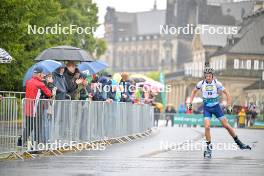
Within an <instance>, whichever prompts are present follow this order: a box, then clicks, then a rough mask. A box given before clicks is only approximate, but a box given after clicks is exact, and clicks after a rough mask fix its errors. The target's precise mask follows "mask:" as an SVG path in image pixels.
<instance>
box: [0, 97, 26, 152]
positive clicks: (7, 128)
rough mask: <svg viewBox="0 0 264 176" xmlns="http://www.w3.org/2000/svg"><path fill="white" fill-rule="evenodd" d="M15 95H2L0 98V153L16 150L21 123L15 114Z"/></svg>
mask: <svg viewBox="0 0 264 176" xmlns="http://www.w3.org/2000/svg"><path fill="white" fill-rule="evenodd" d="M17 110H18V104H17V99H16V97H3V98H2V99H1V100H0V153H9V152H13V151H16V146H17V141H18V138H19V135H18V134H19V133H21V125H20V124H21V123H19V121H18V116H17Z"/></svg>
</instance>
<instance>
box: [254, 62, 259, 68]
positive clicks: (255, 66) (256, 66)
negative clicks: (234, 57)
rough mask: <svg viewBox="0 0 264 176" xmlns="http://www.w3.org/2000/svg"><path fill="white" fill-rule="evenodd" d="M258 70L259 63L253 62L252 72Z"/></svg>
mask: <svg viewBox="0 0 264 176" xmlns="http://www.w3.org/2000/svg"><path fill="white" fill-rule="evenodd" d="M258 69H259V61H258V60H254V70H258Z"/></svg>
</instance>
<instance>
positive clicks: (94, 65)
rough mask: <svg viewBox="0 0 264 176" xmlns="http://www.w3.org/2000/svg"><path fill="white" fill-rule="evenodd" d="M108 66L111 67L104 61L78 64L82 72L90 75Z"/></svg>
mask: <svg viewBox="0 0 264 176" xmlns="http://www.w3.org/2000/svg"><path fill="white" fill-rule="evenodd" d="M107 67H109V65H108V64H107V63H106V62H104V61H93V62H82V63H80V64H79V65H78V69H79V70H80V71H81V72H85V73H87V74H90V75H91V74H95V73H98V72H100V71H102V70H104V69H105V68H107Z"/></svg>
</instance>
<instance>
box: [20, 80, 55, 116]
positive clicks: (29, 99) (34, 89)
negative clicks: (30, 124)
mask: <svg viewBox="0 0 264 176" xmlns="http://www.w3.org/2000/svg"><path fill="white" fill-rule="evenodd" d="M39 90H42V91H43V93H44V94H45V95H46V96H47V97H51V96H52V93H51V91H50V90H49V89H48V88H47V87H46V86H45V84H44V83H43V82H42V80H41V79H40V78H38V77H35V76H33V77H32V78H31V79H30V80H27V81H26V96H25V98H26V102H25V115H26V116H27V117H32V116H35V99H36V98H37V95H38V91H39Z"/></svg>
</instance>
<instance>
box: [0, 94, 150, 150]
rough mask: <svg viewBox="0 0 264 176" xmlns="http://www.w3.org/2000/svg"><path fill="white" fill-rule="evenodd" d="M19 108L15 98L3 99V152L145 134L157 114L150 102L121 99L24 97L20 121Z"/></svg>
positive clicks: (0, 118)
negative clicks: (125, 101)
mask: <svg viewBox="0 0 264 176" xmlns="http://www.w3.org/2000/svg"><path fill="white" fill-rule="evenodd" d="M17 108H18V106H17V100H16V98H6V97H5V98H3V100H1V116H0V125H1V128H0V130H1V141H0V145H1V149H0V154H1V153H4V152H7V153H8V152H9V153H10V152H15V151H16V150H18V149H19V150H20V151H22V152H23V151H24V152H29V151H38V150H39V146H40V145H41V146H46V147H47V146H48V145H51V144H56V145H58V147H59V146H61V145H60V144H63V145H64V146H65V144H66V145H68V146H70V145H74V144H76V143H85V142H92V141H100V140H105V139H113V138H118V137H122V136H127V135H133V134H138V133H144V132H145V131H147V130H148V129H150V128H151V127H152V125H153V116H154V111H153V107H151V106H149V105H146V104H140V105H136V104H132V103H119V102H118V103H117V102H113V103H107V102H95V101H81V100H80V101H77V100H44V99H37V100H35V99H34V100H33V99H25V98H24V99H22V108H21V109H22V117H21V120H18V116H17V114H16V113H17ZM53 147H54V145H53Z"/></svg>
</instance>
